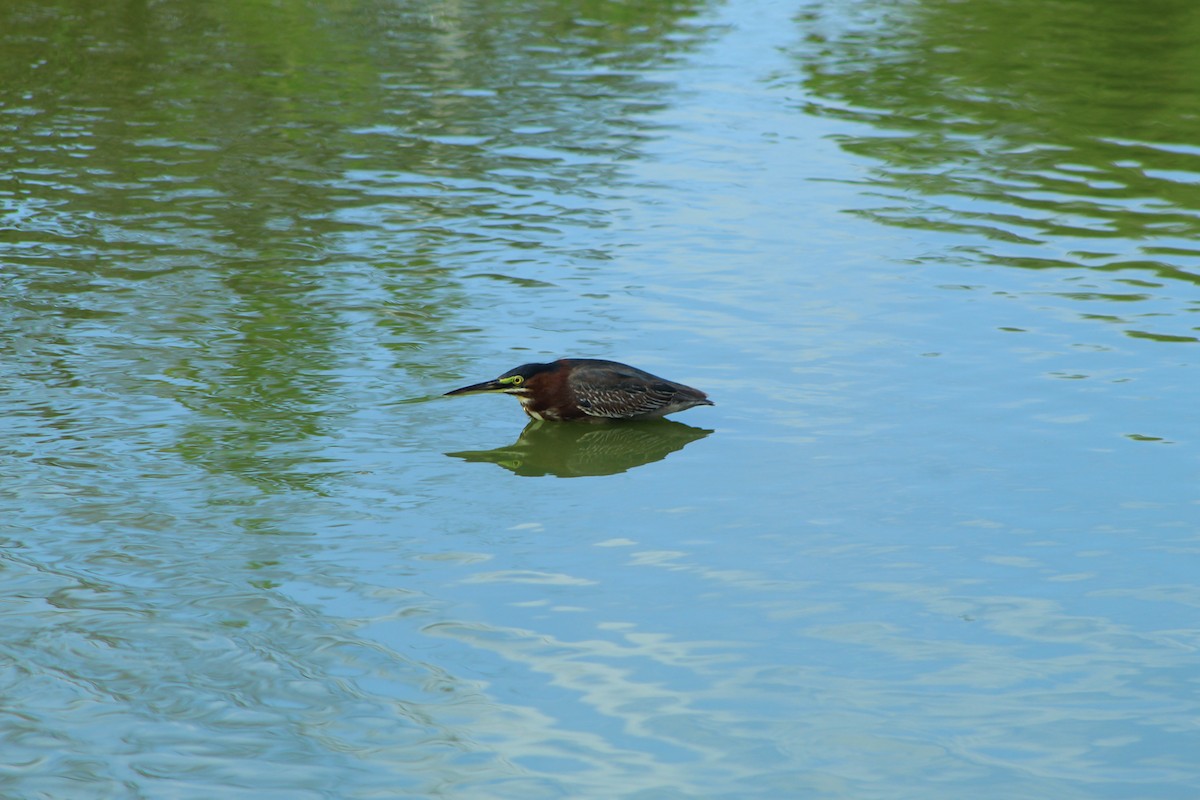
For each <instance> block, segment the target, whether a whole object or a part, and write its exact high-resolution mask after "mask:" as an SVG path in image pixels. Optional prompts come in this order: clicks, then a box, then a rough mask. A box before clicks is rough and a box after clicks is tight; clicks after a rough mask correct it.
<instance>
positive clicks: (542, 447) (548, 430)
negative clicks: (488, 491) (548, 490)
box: [446, 419, 712, 478]
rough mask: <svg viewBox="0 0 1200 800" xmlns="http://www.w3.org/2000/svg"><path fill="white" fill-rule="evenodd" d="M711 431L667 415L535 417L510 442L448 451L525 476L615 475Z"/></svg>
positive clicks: (667, 452) (451, 454) (681, 446)
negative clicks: (609, 420) (612, 419)
mask: <svg viewBox="0 0 1200 800" xmlns="http://www.w3.org/2000/svg"><path fill="white" fill-rule="evenodd" d="M710 433H712V431H711V430H706V429H704V428H694V427H692V426H691V425H685V424H683V423H682V422H675V421H673V420H665V419H651V420H645V421H641V422H627V423H625V424H622V425H600V426H598V425H586V424H578V423H575V424H570V423H568V424H554V423H544V422H537V421H534V422H530V423H529V424H528V425H526V426H525V430H523V431H521V435H520V436H518V437H517V440H516V441H515V442H513V443H512V444H510V445H508V446H507V447H498V448H496V449H495V450H466V451H463V452H459V453H447V454H446V455H448V456H451V457H453V458H461V459H463V460H464V461H480V462H490V463H492V464H496V465H497V466H501V467H504V468H505V469H507V470H509V471H510V472H513V473H515V474H517V475H523V476H526V477H538V476H543V475H554V476H557V477H559V478H579V477H584V476H596V475H616V474H617V473H620V472H626V471H628V470H631V469H634V468H635V467H640V466H642V465H643V464H649V463H651V462H653V461H661V460H662V459H664V458H666V457H667V456H669V455H670V454H671V453H674V452H675V451H676V450H681V449H683V448H684V447H685V446H686V445H688V444H689V443H691V442H694V441H696V440H697V439H703V438H704V437H705V436H708V435H709V434H710Z"/></svg>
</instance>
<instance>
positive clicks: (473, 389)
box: [446, 358, 713, 422]
mask: <svg viewBox="0 0 1200 800" xmlns="http://www.w3.org/2000/svg"><path fill="white" fill-rule="evenodd" d="M473 393H488V394H511V395H513V396H514V397H516V398H517V400H519V401H520V402H521V407H522V408H523V409H525V413H526V414H528V415H529V416H530V417H532V418H533V419H537V420H555V421H560V420H592V421H597V422H598V421H604V420H617V419H648V418H652V417H662V416H665V415H667V414H674V413H675V412H676V411H683V410H685V409H688V408H692V407H693V406H711V405H713V402H712V401H711V400H709V399H708V395H706V394H705V393H704V392H702V391H700V390H699V389H693V388H692V387H691V386H685V385H684V384H682V383H676V382H674V381H669V380H667V379H665V378H660V377H658V376H657V375H651V374H650V373H649V372H645V371H643V370H640V369H638V368H637V367H631V366H629V365H628V364H621V363H620V362H617V361H603V360H601V359H598V358H561V359H559V360H558V361H552V362H550V363H548V364H522V365H521V366H519V367H517V368H516V369H510V370H509V371H508V372H506V373H504V374H503V375H501V376H500V377H498V378H496V379H494V380H490V381H484V382H483V383H475V384H472V385H470V386H464V387H462V388H461V389H454V390H453V391H449V392H446V395H447V396H452V395H459V394H473Z"/></svg>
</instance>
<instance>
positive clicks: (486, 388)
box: [442, 380, 512, 397]
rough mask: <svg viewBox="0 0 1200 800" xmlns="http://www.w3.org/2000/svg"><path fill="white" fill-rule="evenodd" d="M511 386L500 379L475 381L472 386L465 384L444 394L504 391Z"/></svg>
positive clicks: (445, 395) (448, 395)
mask: <svg viewBox="0 0 1200 800" xmlns="http://www.w3.org/2000/svg"><path fill="white" fill-rule="evenodd" d="M511 388H512V387H511V386H510V385H509V384H507V383H501V382H500V381H498V380H494V381H484V382H483V383H473V384H471V385H470V386H464V387H462V388H461V389H453V390H451V391H449V392H446V393H445V394H444V395H442V396H443V397H450V396H452V395H456V394H474V393H477V392H503V391H504V390H505V389H511Z"/></svg>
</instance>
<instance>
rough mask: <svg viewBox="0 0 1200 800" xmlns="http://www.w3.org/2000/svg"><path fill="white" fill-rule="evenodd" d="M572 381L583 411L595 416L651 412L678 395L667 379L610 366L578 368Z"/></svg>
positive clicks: (668, 403)
mask: <svg viewBox="0 0 1200 800" xmlns="http://www.w3.org/2000/svg"><path fill="white" fill-rule="evenodd" d="M647 379H649V380H647ZM569 381H570V383H571V389H572V391H574V393H575V398H576V401H577V402H578V403H579V408H580V410H582V411H583V412H584V413H585V414H587V415H589V416H592V417H607V418H609V419H621V418H624V417H636V416H639V415H641V414H650V413H653V412H655V411H658V410H659V409H661V408H664V407H666V406H668V405H670V403H671V402H672V401H673V400H674V399H675V396H676V394H677V389H676V388H675V387H674V386H672V385H671V384H670V383H668V382H667V381H663V380H661V379H657V378H654V377H653V376H651V375H648V374H646V373H640V374H638V373H634V372H633V371H632V370H630V371H629V372H625V371H622V370H619V369H613V368H610V367H589V368H586V369H581V370H577V371H576V372H575V373H574V374H572V375H571V377H570V378H569Z"/></svg>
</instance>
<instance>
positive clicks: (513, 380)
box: [500, 375, 525, 386]
mask: <svg viewBox="0 0 1200 800" xmlns="http://www.w3.org/2000/svg"><path fill="white" fill-rule="evenodd" d="M500 382H501V383H511V384H512V385H513V386H520V385H521V384H522V383H524V382H525V379H524V378H523V377H521V376H520V375H513V376H512V377H511V378H501V379H500Z"/></svg>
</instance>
